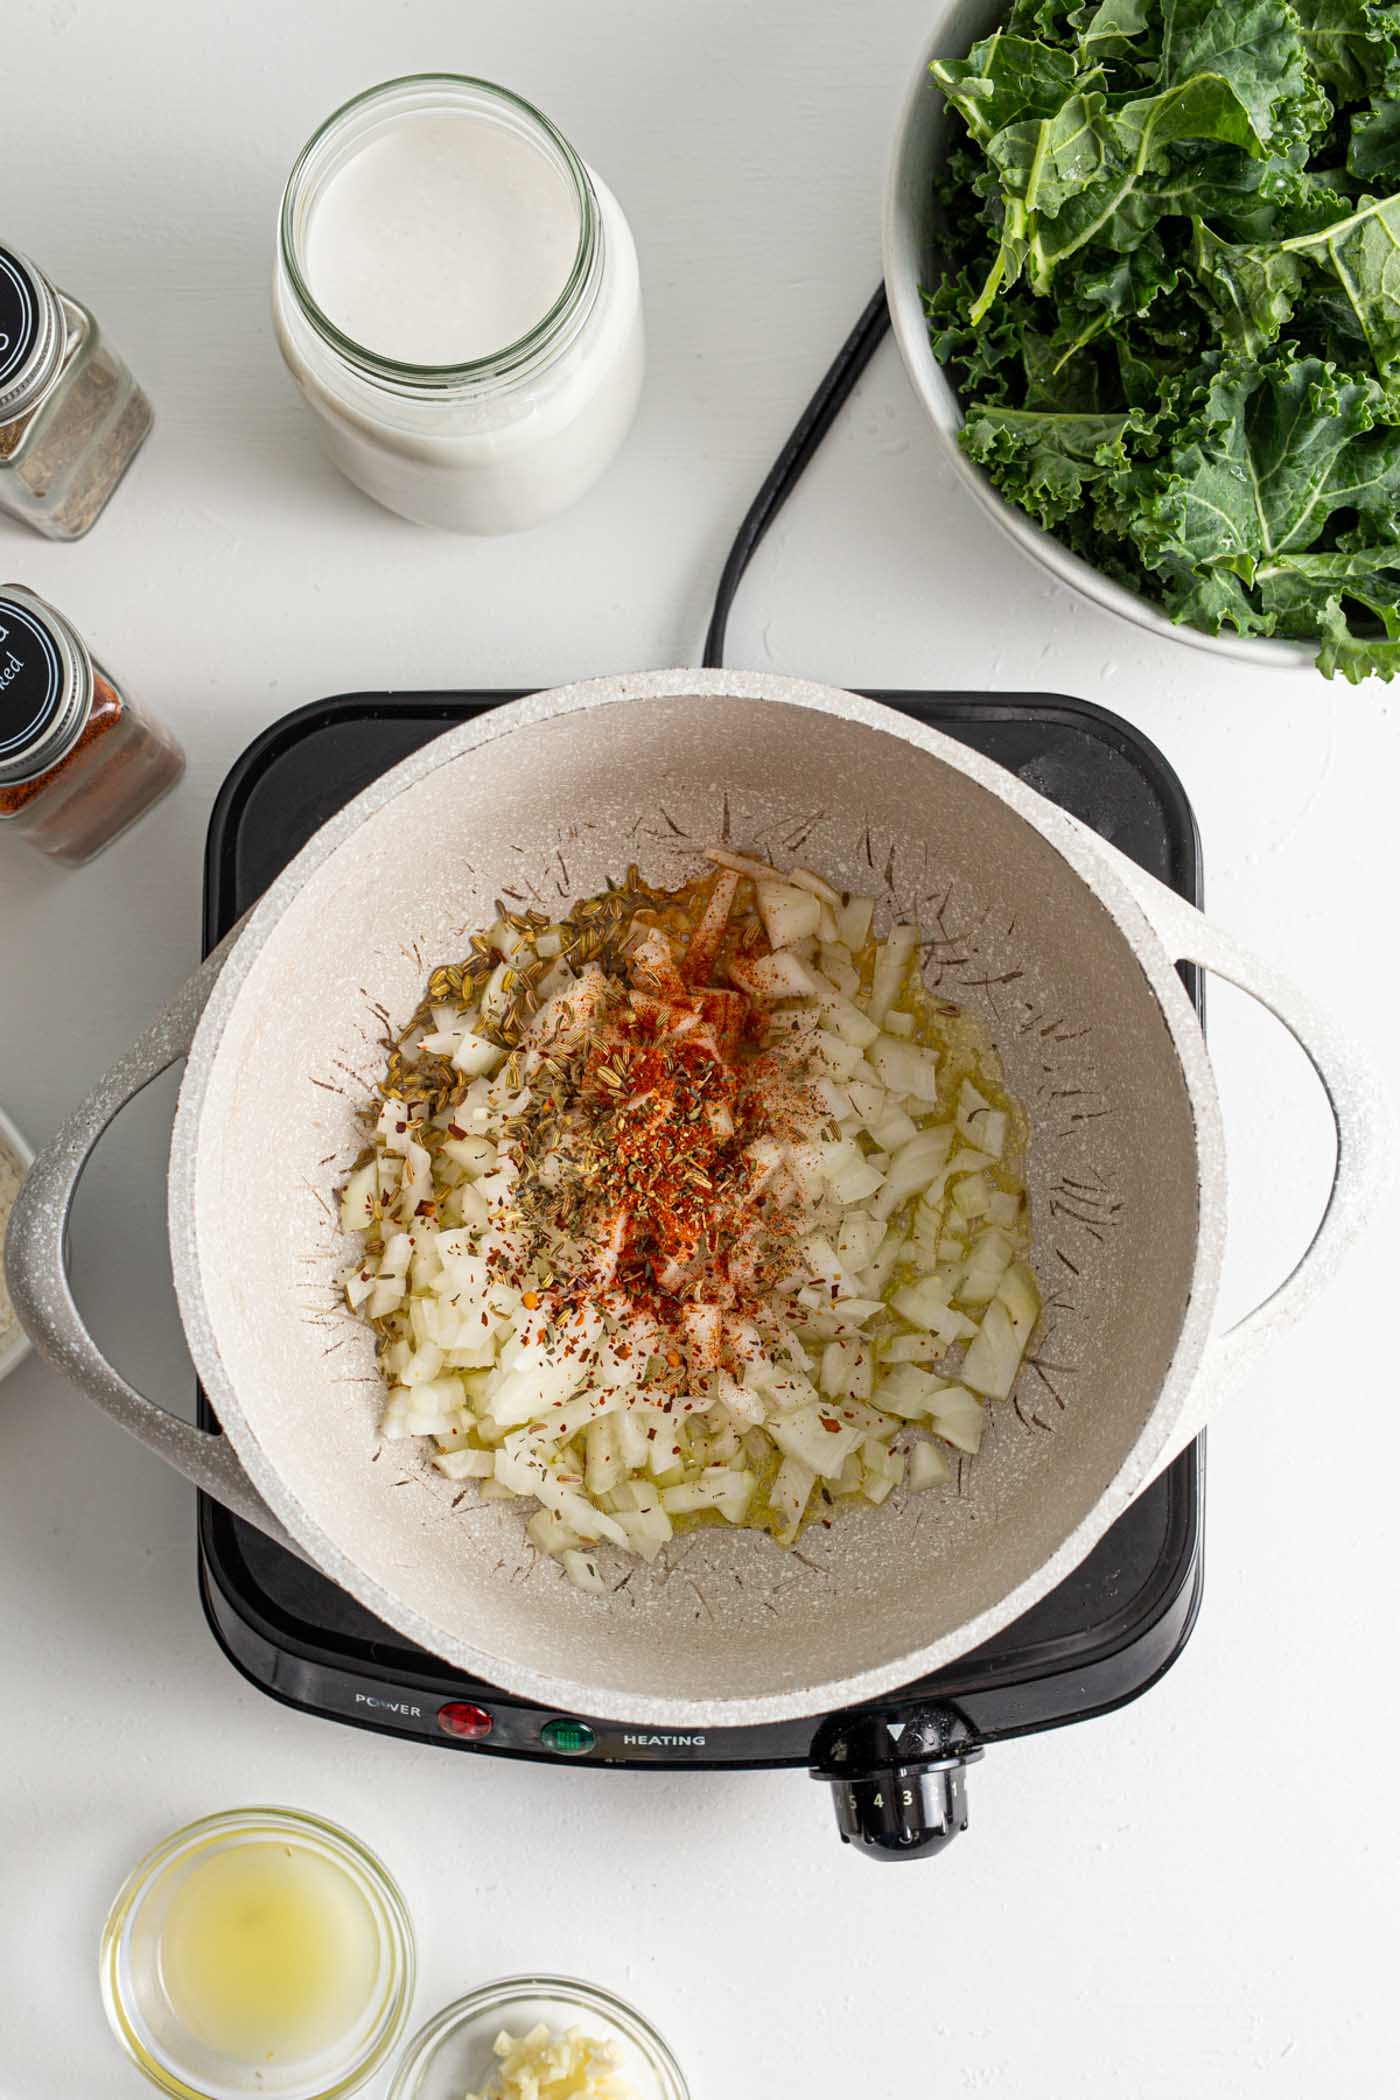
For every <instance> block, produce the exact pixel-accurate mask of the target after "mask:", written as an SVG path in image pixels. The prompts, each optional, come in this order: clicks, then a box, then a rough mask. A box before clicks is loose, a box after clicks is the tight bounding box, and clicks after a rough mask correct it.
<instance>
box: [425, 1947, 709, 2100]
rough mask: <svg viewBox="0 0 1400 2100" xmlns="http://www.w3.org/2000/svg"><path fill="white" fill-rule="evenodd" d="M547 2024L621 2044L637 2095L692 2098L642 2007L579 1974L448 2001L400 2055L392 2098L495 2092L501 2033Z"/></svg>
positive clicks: (505, 1985) (501, 1985)
mask: <svg viewBox="0 0 1400 2100" xmlns="http://www.w3.org/2000/svg"><path fill="white" fill-rule="evenodd" d="M536 2027H547V2028H549V2030H550V2031H551V2033H554V2034H563V2033H566V2032H567V2030H568V2029H569V2028H571V2027H581V2028H582V2029H583V2031H584V2033H585V2034H588V2035H592V2036H593V2037H594V2038H595V2039H596V2040H598V2041H600V2042H615V2043H617V2044H618V2046H619V2050H620V2053H621V2058H622V2071H623V2075H624V2077H625V2078H626V2079H627V2081H628V2083H629V2084H630V2085H631V2087H632V2089H633V2091H634V2092H635V2093H636V2095H637V2100H689V2096H690V2089H689V2087H688V2086H687V2085H686V2082H685V2079H684V2077H683V2076H682V2074H681V2067H680V2065H679V2064H678V2063H677V2062H676V2059H675V2057H674V2056H673V2055H672V2054H671V2050H670V2048H669V2046H668V2045H667V2043H666V2042H665V2041H664V2040H663V2038H662V2037H661V2036H660V2035H659V2034H658V2033H657V2031H656V2029H655V2028H654V2027H653V2026H652V2025H651V2023H650V2021H649V2020H646V2019H644V2018H643V2016H642V2015H641V2013H639V2012H638V2011H637V2009H636V2007H635V2006H632V2005H628V2004H627V2003H626V2002H625V2000H623V1999H621V1998H616V1997H614V1996H613V1994H612V1992H611V1991H605V1990H603V1989H601V1988H600V1986H599V1985H598V1984H596V1983H581V1982H580V1981H579V1980H578V1979H577V1977H573V1976H506V1977H503V1978H502V1979H501V1980H500V1981H499V1982H498V1983H488V1984H483V1985H482V1987H481V1989H480V1990H475V1991H470V1992H468V1994H467V1996H466V1997H465V1998H458V1999H456V2000H455V2001H454V2002H453V2003H452V2004H451V2005H445V2006H444V2007H443V2009H442V2011H441V2012H440V2013H438V2014H437V2015H436V2016H435V2018H433V2019H431V2020H429V2022H428V2024H427V2026H426V2027H422V2028H420V2029H419V2031H418V2033H417V2034H416V2035H415V2036H414V2037H413V2040H412V2041H411V2042H410V2043H409V2044H408V2046H407V2048H406V2049H405V2050H404V2053H403V2055H402V2056H401V2057H400V2059H399V2067H398V2070H397V2071H396V2072H395V2074H394V2082H393V2084H392V2085H391V2086H390V2088H389V2100H462V2096H463V2094H464V2093H476V2092H481V2091H483V2090H490V2088H491V2077H492V2073H493V2072H494V2070H495V2069H496V2066H497V2059H496V2055H495V2041H496V2036H497V2035H498V2034H499V2033H500V2032H501V2030H502V2028H505V2029H507V2030H508V2031H509V2032H510V2033H511V2034H514V2035H524V2034H529V2033H530V2032H531V2031H532V2029H534V2028H536Z"/></svg>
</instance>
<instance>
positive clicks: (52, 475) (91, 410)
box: [0, 248, 151, 540]
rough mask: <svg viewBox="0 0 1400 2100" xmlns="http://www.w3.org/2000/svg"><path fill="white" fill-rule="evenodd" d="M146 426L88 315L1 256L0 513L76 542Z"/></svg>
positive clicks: (137, 397) (141, 399) (147, 416)
mask: <svg viewBox="0 0 1400 2100" xmlns="http://www.w3.org/2000/svg"><path fill="white" fill-rule="evenodd" d="M150 427H151V405H150V403H149V402H148V401H147V399H146V396H145V395H144V394H143V393H142V391H141V389H140V387H138V386H137V384H136V382H135V381H134V380H133V378H132V376H131V374H130V372H128V370H127V368H126V366H125V365H124V364H123V362H122V360H121V359H120V358H119V357H118V356H117V354H116V352H115V351H114V350H113V349H112V347H111V345H110V344H109V343H108V342H107V341H106V340H105V338H104V337H103V335H102V333H101V331H100V330H99V328H98V325H97V322H96V321H95V320H94V318H93V316H92V315H91V314H90V313H89V312H88V310H87V308H86V307H85V306H80V305H79V304H78V301H77V300H76V299H70V298H69V297H68V295H67V293H66V292H59V291H56V290H55V289H54V287H53V286H52V285H51V284H50V283H49V281H48V279H47V277H45V275H44V274H43V272H42V270H38V269H36V268H35V266H34V264H33V263H32V262H29V261H27V260H26V258H25V257H24V256H22V255H17V254H15V253H14V252H13V251H12V250H10V249H7V248H0V509H4V510H7V511H9V512H10V513H11V515H12V516H14V517H16V518H21V519H23V521H24V523H25V524H26V525H32V526H33V527H34V529H35V531H36V532H42V533H43V534H44V535H45V536H46V537H47V538H48V539H51V540H76V539H81V537H82V535H83V534H84V533H85V532H86V531H87V530H88V528H89V526H91V525H92V524H93V523H94V522H95V521H96V519H97V517H98V516H99V514H100V512H101V511H102V509H103V507H104V506H105V504H106V502H107V499H108V497H109V496H110V495H111V494H112V491H113V490H114V489H115V487H116V485H117V483H118V482H119V481H120V480H121V478H122V476H123V474H124V473H125V472H126V470H127V468H128V467H129V466H130V465H131V462H132V460H133V459H134V458H135V456H136V454H137V452H138V451H139V450H140V447H141V444H142V441H143V440H144V438H145V436H146V433H147V431H148V430H149V429H150Z"/></svg>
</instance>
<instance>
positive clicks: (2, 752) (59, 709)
mask: <svg viewBox="0 0 1400 2100" xmlns="http://www.w3.org/2000/svg"><path fill="white" fill-rule="evenodd" d="M91 711H92V658H91V657H90V656H89V655H88V652H87V647H86V645H85V643H84V642H83V640H82V639H81V637H80V636H79V635H78V634H76V633H75V632H74V630H73V629H72V628H71V627H70V626H69V624H68V622H67V621H66V620H65V619H64V617H63V615H62V613H59V612H55V611H54V609H53V607H52V606H51V605H46V604H45V603H44V601H43V599H42V598H36V597H35V595H34V593H33V592H32V591H27V590H25V589H24V587H23V586H22V585H21V584H17V583H5V584H0V788H6V787H19V786H21V785H22V784H23V783H24V782H25V781H26V780H37V779H38V778H39V776H40V775H41V774H43V773H47V772H48V771H49V769H50V767H52V766H56V765H57V764H58V762H59V760H60V759H61V758H64V757H65V756H66V755H67V753H68V752H69V751H70V750H71V749H72V747H73V745H74V744H76V742H77V741H78V738H79V737H80V736H81V735H82V733H83V728H84V725H85V724H86V722H87V718H88V716H89V714H90V713H91Z"/></svg>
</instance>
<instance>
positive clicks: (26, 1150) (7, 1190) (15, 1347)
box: [0, 1109, 34, 1378]
mask: <svg viewBox="0 0 1400 2100" xmlns="http://www.w3.org/2000/svg"><path fill="white" fill-rule="evenodd" d="M33 1160H34V1154H33V1152H32V1150H31V1149H30V1147H29V1145H28V1143H27V1141H26V1140H25V1137H24V1135H23V1133H22V1132H21V1131H20V1130H19V1129H17V1127H16V1126H15V1124H13V1123H12V1122H11V1121H10V1118H9V1117H8V1116H7V1115H6V1114H5V1111H4V1110H3V1109H0V1378H4V1377H5V1376H6V1375H7V1373H9V1372H10V1371H13V1370H14V1368H15V1365H16V1364H19V1363H23V1361H24V1359H25V1357H26V1356H28V1354H29V1351H30V1348H31V1346H32V1344H31V1342H30V1340H29V1336H28V1335H27V1334H26V1333H25V1331H24V1329H23V1328H22V1327H21V1326H20V1324H19V1315H18V1314H17V1313H16V1311H15V1309H14V1307H13V1305H11V1303H10V1294H9V1292H8V1291H7V1290H6V1288H5V1262H4V1251H5V1233H6V1230H7V1228H8V1226H9V1223H10V1212H11V1211H12V1210H13V1209H14V1207H15V1198H16V1196H17V1195H18V1194H19V1185H20V1183H21V1182H22V1181H23V1179H24V1177H25V1175H26V1174H27V1173H28V1172H29V1169H30V1167H31V1165H32V1164H33Z"/></svg>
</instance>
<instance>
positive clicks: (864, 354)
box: [701, 283, 890, 671]
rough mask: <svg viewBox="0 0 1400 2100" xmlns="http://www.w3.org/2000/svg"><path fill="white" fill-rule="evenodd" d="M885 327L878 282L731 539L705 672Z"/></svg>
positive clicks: (713, 666) (713, 664)
mask: <svg viewBox="0 0 1400 2100" xmlns="http://www.w3.org/2000/svg"><path fill="white" fill-rule="evenodd" d="M889 325H890V309H889V303H888V301H887V300H886V298H885V287H884V285H883V283H882V284H880V285H878V286H877V287H876V289H875V293H874V295H873V297H872V298H871V299H870V300H869V302H868V303H867V305H866V308H865V311H864V312H863V313H862V315H861V317H860V319H859V320H858V321H857V322H856V325H855V327H854V328H853V329H852V330H851V332H850V334H849V335H848V336H847V338H846V340H845V342H844V343H843V344H842V345H841V348H840V349H839V350H838V351H837V353H836V356H835V358H834V359H833V361H832V364H831V366H830V368H829V370H828V371H827V372H826V374H825V376H824V377H823V379H822V382H821V385H820V386H819V387H818V388H817V391H816V392H815V394H813V396H812V398H811V400H810V401H809V402H808V403H807V406H806V407H805V408H804V409H803V411H802V414H801V416H800V417H799V418H798V421H797V426H796V428H795V429H794V431H793V433H792V436H791V437H790V438H789V439H788V441H787V443H786V444H785V445H784V447H783V449H782V451H781V452H780V453H779V454H778V457H777V458H776V459H775V460H774V462H773V465H772V467H771V468H770V469H769V471H768V473H767V475H766V476H765V478H764V482H763V486H762V488H761V489H760V490H759V492H758V494H757V495H756V496H755V497H754V499H753V502H752V503H751V504H750V505H749V508H748V512H747V514H746V516H745V518H744V522H743V524H742V525H741V526H740V527H739V530H738V532H737V533H736V534H735V537H734V544H733V546H732V547H731V548H730V550H729V558H728V560H727V561H726V562H725V564H724V568H723V570H722V572H721V574H720V579H719V589H718V590H717V591H716V592H715V606H714V611H713V612H712V613H711V615H710V627H709V632H708V633H707V634H706V636H705V653H704V655H703V657H702V658H701V662H702V663H703V665H704V666H705V669H706V670H707V671H712V670H718V669H719V668H720V666H721V665H722V664H723V662H724V637H725V631H726V629H727V628H728V626H729V612H730V608H731V606H732V605H733V603H734V597H735V593H736V592H737V591H738V588H739V585H740V583H741V582H742V581H743V576H744V571H745V569H747V567H748V565H749V563H750V562H751V561H752V560H753V557H754V555H755V554H756V553H757V551H758V546H759V542H760V541H761V540H762V538H763V535H764V533H765V532H767V530H768V528H769V526H770V525H771V524H772V522H773V520H774V518H776V517H777V515H778V512H779V511H780V510H781V509H782V507H783V505H784V504H785V503H786V502H787V499H788V497H789V496H790V495H791V494H792V492H793V490H794V489H795V488H796V486H797V484H798V482H799V481H800V480H801V478H802V475H803V473H804V472H805V471H806V468H807V465H808V463H809V462H810V460H811V458H812V455H813V454H814V453H815V451H816V449H817V447H818V445H820V443H821V441H822V439H823V438H824V437H825V436H826V434H827V432H828V430H830V428H831V426H832V424H833V423H834V422H835V421H836V418H837V416H838V415H839V414H840V412H841V409H842V407H843V405H844V404H845V402H846V400H847V398H848V397H849V395H850V393H851V390H852V388H853V387H854V386H855V383H856V381H857V380H858V379H859V378H860V375H861V373H862V372H863V371H864V370H865V368H866V366H867V365H868V364H869V362H870V360H871V358H872V357H873V356H874V354H875V351H876V349H877V348H878V346H879V344H880V341H881V339H882V338H883V336H884V334H885V332H886V330H887V329H888V327H889Z"/></svg>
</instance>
